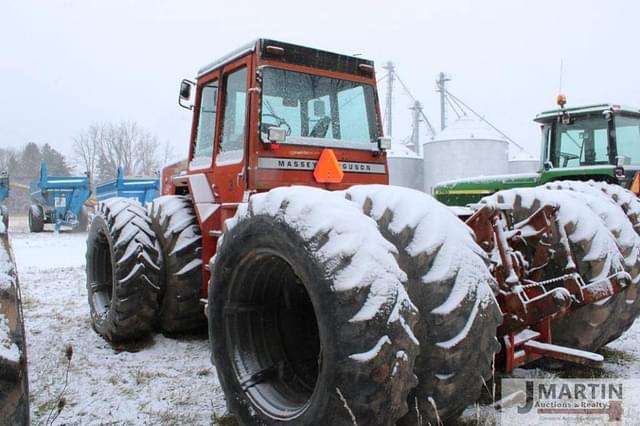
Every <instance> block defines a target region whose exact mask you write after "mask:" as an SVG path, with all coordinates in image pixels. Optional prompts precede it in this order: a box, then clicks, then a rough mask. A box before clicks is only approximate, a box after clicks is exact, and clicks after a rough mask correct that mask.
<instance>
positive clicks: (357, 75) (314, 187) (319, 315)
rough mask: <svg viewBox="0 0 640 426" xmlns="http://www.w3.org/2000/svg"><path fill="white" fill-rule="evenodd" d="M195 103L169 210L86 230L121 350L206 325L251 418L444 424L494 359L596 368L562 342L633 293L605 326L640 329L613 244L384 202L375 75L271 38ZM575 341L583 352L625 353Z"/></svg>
mask: <svg viewBox="0 0 640 426" xmlns="http://www.w3.org/2000/svg"><path fill="white" fill-rule="evenodd" d="M193 91H195V97H194V101H193V102H191V98H192V92H193ZM179 103H180V104H181V105H182V106H185V107H187V108H189V109H193V110H194V114H193V126H192V132H191V139H190V146H189V156H188V159H187V162H186V163H185V164H175V165H172V166H170V167H169V168H167V169H165V171H164V172H163V190H162V191H163V192H162V193H163V196H162V197H160V198H158V199H156V200H154V202H153V204H152V205H151V207H150V208H149V209H148V210H145V209H144V208H143V207H142V206H140V205H139V204H137V203H136V202H134V201H131V200H126V199H112V200H109V201H106V202H104V203H102V204H100V206H99V208H98V214H97V215H96V217H95V219H94V220H93V223H92V225H91V229H90V231H89V236H88V243H87V247H88V248H87V288H88V293H89V304H90V308H91V316H92V324H93V327H94V329H95V330H96V331H97V332H98V333H99V334H101V335H102V336H104V338H105V339H107V340H109V341H111V342H119V341H127V340H133V339H137V338H141V337H144V336H145V335H147V334H149V333H151V332H152V331H153V330H154V329H159V330H160V331H162V332H164V333H179V332H184V331H188V330H193V329H197V328H201V327H204V326H206V324H208V330H209V339H210V347H211V355H212V361H213V363H214V364H215V366H216V368H217V371H218V377H219V380H220V383H221V385H222V388H223V390H224V392H225V395H226V399H227V405H228V408H229V410H230V412H232V413H233V414H235V415H236V416H237V417H238V418H239V420H240V421H241V422H242V423H243V424H287V423H295V424H327V425H329V424H331V425H342V424H345V425H346V424H367V425H390V424H394V423H398V424H411V425H414V424H419V423H420V422H423V423H424V424H427V423H428V422H431V423H436V422H438V421H440V420H442V421H446V420H449V419H452V418H455V417H456V416H457V415H459V414H460V413H461V412H462V410H463V409H464V408H465V407H466V406H467V405H469V404H470V403H473V402H474V401H476V399H477V398H478V396H479V394H480V391H481V388H482V386H483V383H485V382H486V381H487V380H489V379H490V378H491V376H492V367H493V365H492V364H493V362H494V357H495V355H496V354H499V360H500V362H501V364H500V365H501V366H502V367H503V368H504V369H506V370H507V371H510V370H511V369H512V368H514V367H516V366H518V365H522V364H524V363H526V362H529V361H532V360H535V359H538V358H540V357H542V356H553V357H555V358H560V359H566V360H573V361H578V362H583V363H598V362H599V361H601V360H602V357H600V356H599V355H596V354H592V353H590V352H585V351H581V350H567V349H566V348H564V347H561V346H556V345H554V344H552V339H551V337H552V330H553V333H558V335H560V336H563V332H564V335H565V336H566V335H567V334H572V333H574V334H575V330H576V327H577V325H576V324H578V325H579V324H582V322H578V323H576V322H572V321H571V318H573V317H574V316H575V317H576V318H578V319H579V321H584V319H583V318H582V317H580V316H579V315H577V314H578V313H579V312H580V311H587V310H588V309H589V308H590V307H591V306H593V305H592V303H593V302H595V301H602V300H616V301H617V302H616V303H621V302H620V301H623V302H624V303H627V301H628V300H630V299H632V298H634V299H633V300H632V301H631V302H630V304H629V306H635V310H634V311H633V312H631V311H629V312H626V311H625V312H624V315H625V319H624V321H622V320H620V321H618V322H615V324H614V326H610V327H609V328H608V329H607V330H610V329H611V328H615V329H616V332H620V333H621V332H622V331H624V328H625V327H628V326H629V325H630V322H629V321H631V322H632V320H631V319H630V317H633V318H635V315H637V310H638V308H637V306H636V304H635V285H634V284H632V282H633V283H635V282H637V281H634V280H631V279H630V274H629V272H627V270H626V269H625V267H624V265H623V263H621V262H622V260H623V259H622V254H621V252H620V250H618V249H617V248H616V247H617V246H616V244H615V242H612V243H611V244H612V245H606V244H605V245H604V246H602V247H605V248H606V249H611V250H610V251H609V252H607V251H606V250H605V252H603V253H604V254H603V255H604V257H605V258H606V259H603V258H601V257H597V256H596V257H595V258H594V256H591V257H588V256H587V258H585V259H582V258H581V257H580V256H583V255H584V253H585V250H584V247H582V250H577V249H576V248H575V247H574V246H575V244H578V243H576V242H575V241H577V240H575V241H574V239H572V235H573V233H572V232H573V230H575V229H574V228H575V227H574V228H571V229H570V231H571V232H569V235H567V232H565V228H567V226H569V225H568V224H567V223H565V222H562V220H564V218H563V217H559V215H558V211H559V207H560V206H559V205H558V203H553V202H550V203H537V204H536V203H534V204H532V205H531V206H529V205H528V206H529V207H531V209H529V210H527V209H525V208H524V207H522V204H523V203H522V202H521V201H522V200H521V199H518V200H519V201H518V200H516V201H514V203H513V205H510V206H507V205H506V204H505V203H506V202H507V201H508V199H504V197H503V198H500V200H497V199H496V200H493V199H491V200H487V201H486V202H485V203H484V204H482V205H478V206H476V208H474V209H473V210H469V211H468V216H469V217H468V218H466V219H467V223H466V224H465V223H464V222H463V221H461V220H460V219H459V218H458V217H457V216H456V215H454V214H453V213H452V212H451V210H449V208H447V207H445V206H444V205H442V204H440V203H439V202H437V201H436V200H434V199H433V198H432V197H430V196H428V195H426V194H424V193H420V192H416V191H413V190H409V189H405V188H396V187H391V186H388V185H387V183H388V170H387V163H386V153H385V149H387V148H388V146H389V140H388V139H385V138H383V137H382V129H381V120H380V111H379V107H378V105H379V103H378V96H377V92H376V78H375V73H374V68H373V63H372V62H371V61H369V60H366V59H362V58H359V57H352V56H344V55H338V54H334V53H328V52H324V51H320V50H315V49H310V48H306V47H300V46H296V45H292V44H288V43H282V42H278V41H274V40H266V39H260V40H258V41H256V42H254V43H251V44H249V45H247V46H244V47H242V48H241V49H238V50H237V51H235V52H233V53H231V54H229V55H228V56H225V57H224V58H221V59H220V60H218V61H216V62H214V63H212V64H210V65H208V66H206V67H204V68H203V69H201V70H200V72H199V73H198V77H197V80H196V83H192V82H190V81H187V80H184V81H183V82H182V84H181V88H180V98H179ZM560 192H561V191H558V193H560ZM499 195H500V194H498V195H496V196H499ZM565 195H566V194H565ZM594 196H595V195H594ZM603 199H604V198H603ZM607 202H609V201H607ZM575 203H579V202H578V201H576V202H575ZM575 203H574V204H575ZM616 208H617V206H616ZM525 210H526V211H525ZM560 210H561V209H560ZM463 213H464V212H463ZM581 214H583V215H584V214H588V212H581ZM620 214H623V213H622V210H620ZM592 216H594V217H595V219H594V220H595V221H597V222H594V223H595V226H596V228H597V227H598V226H600V225H599V224H600V222H601V220H600V218H599V217H598V216H597V215H596V214H595V213H594V214H593V215H592ZM516 219H517V220H516ZM581 223H583V224H587V223H589V222H588V221H587V220H584V221H583V222H581ZM601 228H602V229H601ZM605 231H606V228H605V227H604V225H603V226H601V227H600V228H597V229H596V230H595V231H594V232H596V233H597V232H600V234H598V235H600V239H601V240H602V241H605V242H606V241H610V240H611V241H613V239H612V237H611V236H610V235H609V234H606V232H605ZM600 242H601V241H600ZM639 247H640V245H639ZM616 250H618V251H616ZM587 251H588V250H587ZM591 254H592V253H591ZM579 257H580V259H576V258H579ZM574 259H576V260H575V261H574ZM583 260H584V261H583ZM589 262H590V263H589ZM585 265H586V266H585ZM581 268H583V269H581ZM589 268H591V269H589ZM598 268H599V269H598ZM634 277H635V275H634ZM594 283H595V284H594ZM632 290H633V294H632ZM598 306H600V305H598ZM616 306H618V305H616ZM625 306H626V305H625ZM577 308H579V309H577ZM574 311H575V313H574ZM205 314H206V315H205ZM205 316H206V317H205ZM604 320H606V318H605V319H603V321H604ZM598 321H600V319H598ZM556 323H558V324H561V326H562V327H565V328H564V329H563V330H564V331H563V330H556V329H555V328H553V324H556ZM592 328H593V327H592ZM594 329H595V331H594V330H591V329H589V330H587V331H586V332H588V333H591V334H598V332H599V331H598V330H600V329H597V328H594ZM577 334H578V336H577V337H578V339H577V340H576V342H577V343H576V344H575V345H574V346H575V347H578V348H579V349H586V350H595V349H597V348H598V347H599V346H601V345H603V344H605V343H606V341H609V340H611V338H615V337H614V336H611V335H607V336H606V337H599V338H598V339H589V338H585V339H583V340H580V339H579V337H584V336H581V332H580V331H578V332H577ZM618 335H619V334H618ZM587 337H588V336H587ZM616 337H617V336H616ZM580 342H587V343H586V344H584V345H581V344H580Z"/></svg>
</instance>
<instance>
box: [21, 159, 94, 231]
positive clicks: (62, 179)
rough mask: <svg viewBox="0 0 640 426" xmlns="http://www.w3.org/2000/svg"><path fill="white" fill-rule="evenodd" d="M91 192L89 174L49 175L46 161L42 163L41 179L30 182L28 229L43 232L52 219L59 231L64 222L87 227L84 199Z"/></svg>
mask: <svg viewBox="0 0 640 426" xmlns="http://www.w3.org/2000/svg"><path fill="white" fill-rule="evenodd" d="M90 195H91V189H90V183H89V177H88V176H48V168H47V164H46V163H42V164H41V166H40V179H38V180H35V181H33V182H31V208H30V209H29V230H30V231H31V232H40V231H42V230H43V229H44V225H45V224H47V223H53V224H54V226H55V230H56V232H59V231H60V227H61V226H63V225H64V226H70V227H71V228H72V229H73V230H78V231H85V230H86V229H87V225H88V222H89V215H88V212H87V209H86V207H85V206H84V202H85V201H87V199H88V198H89V196H90Z"/></svg>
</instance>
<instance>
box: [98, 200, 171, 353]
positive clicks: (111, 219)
mask: <svg viewBox="0 0 640 426" xmlns="http://www.w3.org/2000/svg"><path fill="white" fill-rule="evenodd" d="M161 261H162V259H161V257H160V247H159V245H158V243H157V242H156V238H155V235H154V233H153V230H152V229H151V221H150V220H149V218H148V216H147V214H146V212H145V209H144V208H143V207H142V206H141V205H140V204H139V203H138V202H137V201H134V200H130V199H126V198H112V199H110V200H107V201H105V202H103V203H100V204H99V206H98V213H97V214H96V216H95V218H94V219H93V222H92V223H91V228H90V229H89V234H88V236H87V292H88V297H89V307H90V310H91V324H92V325H93V328H94V329H95V330H96V332H97V333H98V334H100V335H101V336H103V337H104V338H105V339H106V340H108V341H110V342H124V341H132V340H135V339H138V338H143V337H145V336H146V335H147V334H148V333H149V332H151V330H152V329H153V326H154V323H155V318H156V314H157V312H158V299H159V292H160V287H159V285H158V283H159V281H160V279H159V275H160V264H161Z"/></svg>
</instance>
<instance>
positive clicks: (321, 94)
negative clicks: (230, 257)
mask: <svg viewBox="0 0 640 426" xmlns="http://www.w3.org/2000/svg"><path fill="white" fill-rule="evenodd" d="M179 99H180V100H179V103H180V105H181V106H183V107H186V108H189V109H192V110H193V124H192V132H191V143H190V149H189V156H188V159H187V168H186V171H185V172H184V173H182V175H180V176H174V177H173V182H172V183H173V185H175V193H178V194H180V193H187V192H188V193H190V194H191V195H192V197H193V198H194V199H195V201H196V210H197V211H198V216H199V219H200V222H201V223H203V222H204V221H205V219H206V218H205V217H204V216H206V213H207V212H210V211H212V210H213V207H212V206H213V205H219V206H228V205H231V204H233V206H232V208H231V210H234V211H235V206H237V203H240V202H242V201H246V200H247V198H248V196H249V194H250V193H253V192H262V191H267V190H270V189H272V188H275V187H279V186H289V185H296V184H298V185H306V186H317V187H322V188H325V189H345V188H348V187H350V186H351V185H354V184H358V183H368V184H371V183H380V184H385V183H387V182H388V174H387V166H386V155H385V153H384V150H385V148H387V147H388V144H389V143H390V141H389V140H388V139H386V138H382V129H381V120H380V112H379V109H378V97H377V93H376V80H375V73H374V69H373V62H372V61H369V60H366V59H362V58H358V57H354V56H346V55H340V54H335V53H329V52H325V51H321V50H317V49H312V48H307V47H301V46H296V45H293V44H288V43H282V42H278V41H274V40H266V39H259V40H257V41H255V42H252V43H250V44H248V45H246V46H244V47H242V48H240V49H238V50H236V51H235V52H232V53H231V54H229V55H227V56H225V57H223V58H221V59H219V60H218V61H215V62H213V63H211V64H210V65H208V66H206V67H204V68H202V69H201V70H200V71H199V72H198V76H197V79H196V81H195V82H191V81H188V80H183V82H182V84H181V87H180V97H179ZM230 203H231V204H230ZM205 204H208V206H205ZM201 207H202V208H201ZM223 208H224V207H223ZM231 214H232V212H231ZM223 216H224V217H228V216H229V215H227V214H223Z"/></svg>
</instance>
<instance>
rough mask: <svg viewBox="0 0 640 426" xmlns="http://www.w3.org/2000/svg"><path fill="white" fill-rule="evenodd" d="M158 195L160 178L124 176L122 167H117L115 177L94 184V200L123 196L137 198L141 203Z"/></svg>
mask: <svg viewBox="0 0 640 426" xmlns="http://www.w3.org/2000/svg"><path fill="white" fill-rule="evenodd" d="M158 195H160V179H158V178H149V177H128V178H127V177H125V176H124V170H123V169H122V167H118V173H117V176H116V178H115V179H112V180H108V181H106V182H103V183H101V184H99V185H97V186H96V200H97V201H105V200H108V199H109V198H114V197H124V198H132V199H134V200H138V202H139V203H140V204H142V205H145V204H147V203H150V202H151V201H153V199H154V198H156V197H158Z"/></svg>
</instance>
